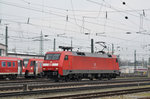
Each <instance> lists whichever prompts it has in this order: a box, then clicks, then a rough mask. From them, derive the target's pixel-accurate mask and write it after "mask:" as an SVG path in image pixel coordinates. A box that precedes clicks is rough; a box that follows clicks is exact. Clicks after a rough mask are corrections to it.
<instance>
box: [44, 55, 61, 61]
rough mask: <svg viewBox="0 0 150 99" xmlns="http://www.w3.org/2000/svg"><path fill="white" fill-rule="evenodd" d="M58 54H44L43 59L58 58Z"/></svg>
mask: <svg viewBox="0 0 150 99" xmlns="http://www.w3.org/2000/svg"><path fill="white" fill-rule="evenodd" d="M59 58H60V54H46V56H45V60H59Z"/></svg>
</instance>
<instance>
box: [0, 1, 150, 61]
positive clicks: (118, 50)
mask: <svg viewBox="0 0 150 99" xmlns="http://www.w3.org/2000/svg"><path fill="white" fill-rule="evenodd" d="M123 2H125V4H123ZM149 4H150V0H0V19H1V23H0V42H1V43H5V26H6V24H8V27H9V52H13V51H14V49H16V51H17V52H20V53H27V52H28V53H36V54H38V53H39V45H40V43H39V41H37V40H39V36H40V33H41V31H42V33H43V35H48V37H44V38H45V39H47V41H44V53H45V52H47V51H52V50H53V39H54V38H56V43H57V50H59V49H58V46H60V45H62V46H70V44H71V38H72V41H73V47H74V48H75V49H74V50H77V49H78V48H80V51H86V52H90V39H91V38H93V39H94V41H95V42H97V41H104V42H106V45H107V46H109V47H111V44H112V43H113V44H114V46H115V54H118V55H120V57H121V58H122V59H129V60H133V59H134V57H133V54H134V50H137V59H138V60H141V59H142V58H145V59H147V58H148V57H149V53H150V46H149V44H150V43H149V42H150V39H149V38H150V17H149V16H150V6H149ZM126 18H127V19H126ZM127 32H128V33H131V34H127ZM85 33H89V35H85ZM96 34H97V35H96ZM57 35H60V36H59V37H58V36H57ZM95 47H96V48H95V50H100V49H102V48H101V47H100V46H99V45H95Z"/></svg>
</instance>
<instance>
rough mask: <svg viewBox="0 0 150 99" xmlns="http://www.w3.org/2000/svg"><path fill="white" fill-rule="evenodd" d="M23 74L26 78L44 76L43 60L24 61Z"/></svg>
mask: <svg viewBox="0 0 150 99" xmlns="http://www.w3.org/2000/svg"><path fill="white" fill-rule="evenodd" d="M23 61H24V67H23V71H22V72H23V73H24V76H25V78H29V77H41V76H42V65H43V61H44V60H43V59H35V58H31V59H24V60H23Z"/></svg>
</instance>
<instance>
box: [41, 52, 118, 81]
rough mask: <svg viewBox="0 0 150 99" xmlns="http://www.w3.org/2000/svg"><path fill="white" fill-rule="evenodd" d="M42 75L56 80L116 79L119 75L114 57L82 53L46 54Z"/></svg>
mask: <svg viewBox="0 0 150 99" xmlns="http://www.w3.org/2000/svg"><path fill="white" fill-rule="evenodd" d="M42 68H43V72H44V75H45V76H47V77H49V78H52V79H55V80H56V81H58V80H60V79H61V80H81V79H82V78H88V79H90V80H92V79H102V78H108V79H111V78H116V76H118V75H119V74H120V72H119V64H118V60H117V57H116V56H115V55H108V54H101V53H84V52H70V51H61V52H47V53H46V55H45V59H44V63H43V67H42Z"/></svg>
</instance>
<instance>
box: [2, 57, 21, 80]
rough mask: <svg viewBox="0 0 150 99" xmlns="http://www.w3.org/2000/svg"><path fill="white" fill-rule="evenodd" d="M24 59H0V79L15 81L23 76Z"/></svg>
mask: <svg viewBox="0 0 150 99" xmlns="http://www.w3.org/2000/svg"><path fill="white" fill-rule="evenodd" d="M22 62H23V59H21V58H14V57H0V77H1V78H10V79H15V78H16V77H17V76H18V75H22V66H23V63H22Z"/></svg>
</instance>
